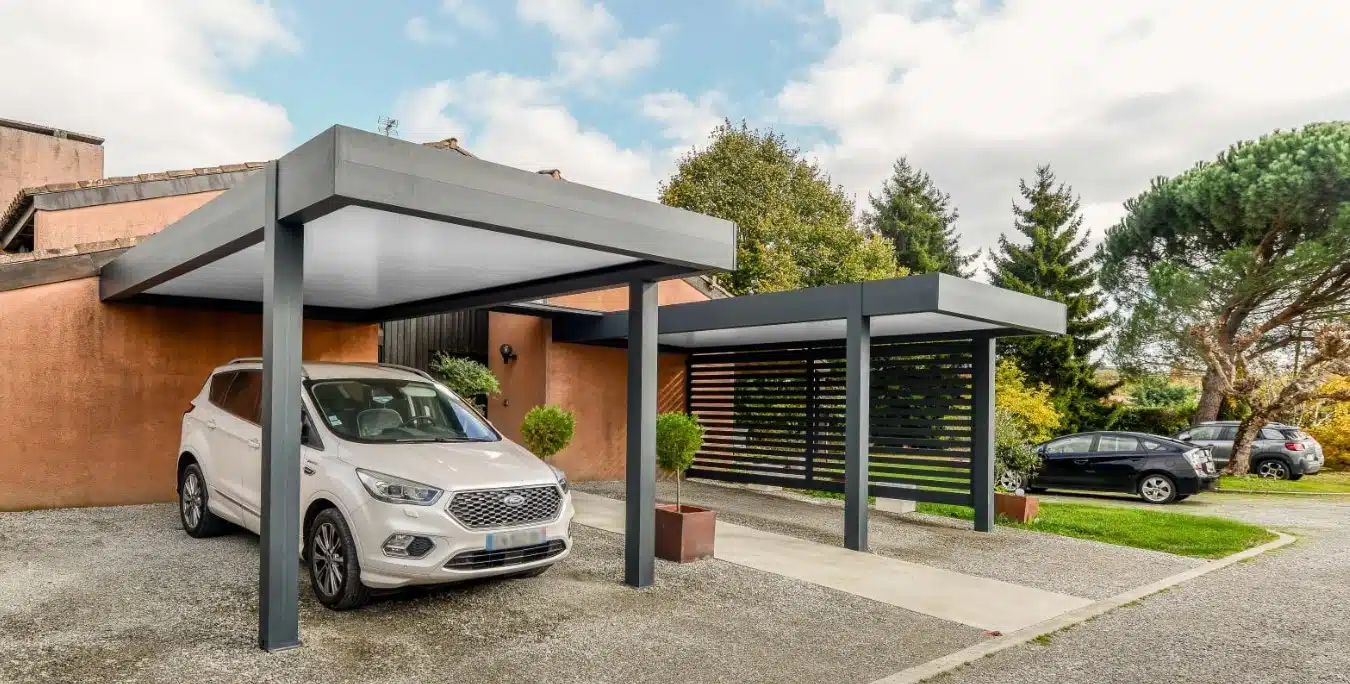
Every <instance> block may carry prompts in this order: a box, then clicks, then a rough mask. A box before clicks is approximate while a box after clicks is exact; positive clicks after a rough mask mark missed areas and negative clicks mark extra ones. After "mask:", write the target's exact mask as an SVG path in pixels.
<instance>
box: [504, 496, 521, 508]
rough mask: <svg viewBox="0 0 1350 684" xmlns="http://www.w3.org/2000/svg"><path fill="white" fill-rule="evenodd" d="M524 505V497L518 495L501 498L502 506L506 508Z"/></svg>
mask: <svg viewBox="0 0 1350 684" xmlns="http://www.w3.org/2000/svg"><path fill="white" fill-rule="evenodd" d="M524 503H525V497H523V496H521V495H519V494H507V495H506V496H504V497H502V504H504V505H507V506H520V505H523V504H524Z"/></svg>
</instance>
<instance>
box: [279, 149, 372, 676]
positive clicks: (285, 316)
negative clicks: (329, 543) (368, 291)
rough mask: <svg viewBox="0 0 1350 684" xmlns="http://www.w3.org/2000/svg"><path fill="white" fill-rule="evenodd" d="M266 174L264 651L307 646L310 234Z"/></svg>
mask: <svg viewBox="0 0 1350 684" xmlns="http://www.w3.org/2000/svg"><path fill="white" fill-rule="evenodd" d="M265 173H266V174H267V192H266V198H267V199H266V202H267V208H266V211H265V214H264V216H265V218H264V223H263V236H264V237H263V240H264V247H263V255H264V256H263V258H264V264H263V341H262V353H263V385H262V540H261V549H262V552H261V555H262V559H261V561H260V564H259V591H258V646H259V647H260V648H262V649H264V650H267V651H280V650H284V649H288V648H295V647H297V646H299V645H300V612H299V604H300V587H299V584H300V577H299V575H300V402H301V400H300V378H301V367H300V362H301V359H300V354H301V351H300V348H301V345H300V336H301V332H302V329H303V328H302V326H303V318H304V310H303V301H302V298H303V294H302V285H303V282H304V254H305V232H304V226H303V225H301V224H295V223H286V222H283V221H280V220H279V219H278V217H277V163H276V162H271V163H270V164H268V165H267V169H266V171H265ZM352 579H353V580H355V579H356V578H352Z"/></svg>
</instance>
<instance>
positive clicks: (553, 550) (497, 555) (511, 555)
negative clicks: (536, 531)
mask: <svg viewBox="0 0 1350 684" xmlns="http://www.w3.org/2000/svg"><path fill="white" fill-rule="evenodd" d="M566 549H567V544H566V543H565V542H563V540H561V539H553V540H550V541H546V542H543V543H541V544H531V545H529V546H520V547H517V548H514V549H500V550H497V551H488V550H486V549H480V550H478V551H465V552H464V553H461V554H459V555H457V556H455V557H454V558H451V559H450V562H448V563H446V564H445V567H447V568H449V569H451V570H486V569H489V568H505V567H510V566H512V565H524V564H525V563H533V562H535V561H541V560H545V559H547V558H552V557H554V556H556V555H558V554H560V553H562V552H563V551H564V550H566Z"/></svg>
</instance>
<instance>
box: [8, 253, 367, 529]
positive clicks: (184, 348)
mask: <svg viewBox="0 0 1350 684" xmlns="http://www.w3.org/2000/svg"><path fill="white" fill-rule="evenodd" d="M377 344H378V326H373V325H353V324H339V323H328V322H321V321H308V322H306V324H305V333H304V356H305V358H306V359H313V360H346V361H374V360H375V359H376V355H377ZM261 345H262V319H261V317H260V316H257V315H252V314H234V313H219V312H208V311H192V310H185V309H169V308H158V307H148V306H130V305H113V306H109V305H104V304H102V303H100V302H99V299H98V279H97V278H85V279H82V280H72V281H67V282H63V283H55V284H51V285H43V286H39V287H30V288H25V289H21V290H13V291H9V292H0V353H3V355H4V362H3V363H4V367H3V368H4V370H3V372H0V406H3V415H4V418H5V430H4V438H3V439H2V440H0V510H14V509H25V508H49V507H65V506H96V505H114V504H131V503H146V502H152V501H170V500H172V499H173V498H174V495H175V494H174V463H175V460H176V458H177V456H178V442H179V431H180V427H181V422H182V417H183V412H184V411H185V410H187V408H188V402H189V400H191V398H192V397H193V396H195V395H196V394H197V392H198V391H199V390H200V389H201V386H202V383H203V382H205V380H206V376H207V374H208V373H209V372H210V371H211V369H212V368H214V367H215V366H218V365H220V364H221V363H224V362H225V361H228V360H229V359H230V358H233V357H236V356H256V355H259V354H260V353H261Z"/></svg>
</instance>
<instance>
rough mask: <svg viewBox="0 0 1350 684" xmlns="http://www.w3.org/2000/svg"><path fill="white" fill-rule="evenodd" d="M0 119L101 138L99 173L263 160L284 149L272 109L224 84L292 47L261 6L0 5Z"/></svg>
mask: <svg viewBox="0 0 1350 684" xmlns="http://www.w3.org/2000/svg"><path fill="white" fill-rule="evenodd" d="M0 26H4V27H5V39H4V40H0V64H7V65H11V68H9V69H7V70H6V76H5V84H4V86H3V87H0V117H4V118H10V119H20V120H24V121H31V122H34V123H41V124H47V125H51V126H56V127H58V128H65V129H68V130H74V131H80V132H82V133H89V134H92V135H98V136H101V137H104V138H106V139H107V142H106V143H105V147H106V153H105V154H106V158H105V162H106V170H107V173H108V174H109V175H120V174H129V173H142V172H149V171H161V170H165V169H177V168H186V167H194V166H209V165H215V164H222V163H233V162H241V161H252V160H263V159H271V158H273V157H275V156H276V155H278V154H281V153H282V152H284V151H285V150H286V149H287V148H288V147H289V145H290V142H291V141H290V138H291V124H290V121H289V120H288V119H287V116H286V111H285V109H284V108H282V107H281V106H279V105H276V104H273V103H269V102H265V101H263V100H260V99H258V98H255V97H252V96H249V95H246V94H244V93H242V92H239V91H238V90H237V89H235V88H234V87H232V85H231V83H230V82H229V72H230V70H231V69H235V68H241V67H247V66H249V65H252V64H254V63H255V61H256V60H258V59H259V58H260V57H261V56H262V55H263V54H264V53H266V52H269V51H277V50H281V51H295V50H298V49H299V43H298V41H297V40H296V38H295V37H294V36H293V35H292V34H291V33H290V32H289V31H288V30H287V29H286V28H285V27H284V26H283V25H282V24H281V22H280V21H279V19H278V17H277V15H276V13H275V12H274V11H273V9H272V8H271V6H270V5H268V4H266V3H262V2H249V1H247V0H220V1H218V2H209V3H196V2H193V3H186V2H177V1H175V0H127V1H125V2H117V3H110V2H99V1H97V0H86V1H84V2H67V3H54V2H43V1H41V0H33V1H30V2H4V3H0Z"/></svg>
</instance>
